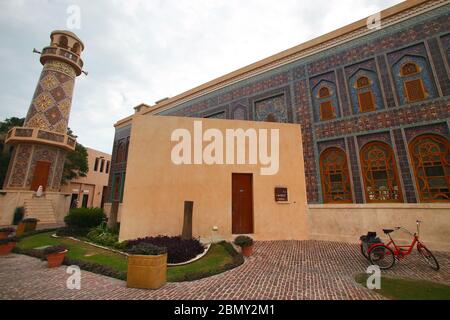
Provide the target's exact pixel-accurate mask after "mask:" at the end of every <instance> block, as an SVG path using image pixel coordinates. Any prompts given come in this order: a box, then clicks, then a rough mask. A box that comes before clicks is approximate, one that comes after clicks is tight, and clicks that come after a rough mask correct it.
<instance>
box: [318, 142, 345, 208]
mask: <svg viewBox="0 0 450 320" xmlns="http://www.w3.org/2000/svg"><path fill="white" fill-rule="evenodd" d="M320 175H321V178H322V192H323V200H324V202H325V203H352V202H353V201H352V190H351V184H350V176H349V173H348V166H347V155H346V154H345V152H344V151H343V150H341V149H339V148H335V147H332V148H328V149H326V150H325V151H324V152H322V154H321V155H320Z"/></svg>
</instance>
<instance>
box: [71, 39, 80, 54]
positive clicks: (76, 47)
mask: <svg viewBox="0 0 450 320" xmlns="http://www.w3.org/2000/svg"><path fill="white" fill-rule="evenodd" d="M72 52H74V53H76V54H80V44H79V43H78V42H75V44H74V45H73V47H72Z"/></svg>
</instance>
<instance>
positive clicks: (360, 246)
mask: <svg viewBox="0 0 450 320" xmlns="http://www.w3.org/2000/svg"><path fill="white" fill-rule="evenodd" d="M359 248H360V250H361V253H362V255H363V256H364V258H366V259H367V260H369V256H368V255H367V251H366V249H365V247H364V245H363V244H362V243H360V244H359Z"/></svg>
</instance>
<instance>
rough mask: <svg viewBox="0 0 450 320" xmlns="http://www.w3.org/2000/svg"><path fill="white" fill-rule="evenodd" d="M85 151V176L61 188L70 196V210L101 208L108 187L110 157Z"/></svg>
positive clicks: (90, 150)
mask: <svg viewBox="0 0 450 320" xmlns="http://www.w3.org/2000/svg"><path fill="white" fill-rule="evenodd" d="M86 149H87V151H88V165H89V172H88V174H87V176H86V177H80V178H78V179H74V180H72V181H70V183H68V184H67V185H64V186H62V187H61V191H62V192H64V193H70V194H72V196H71V199H70V207H72V208H74V207H78V208H80V207H85V208H91V207H98V208H103V204H104V202H105V199H104V197H105V195H106V189H107V187H108V175H109V169H110V166H111V155H110V154H107V153H104V152H101V151H98V150H95V149H91V148H86Z"/></svg>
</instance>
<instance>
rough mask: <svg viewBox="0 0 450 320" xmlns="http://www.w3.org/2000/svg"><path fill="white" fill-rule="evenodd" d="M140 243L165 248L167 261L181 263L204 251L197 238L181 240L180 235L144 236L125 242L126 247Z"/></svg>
mask: <svg viewBox="0 0 450 320" xmlns="http://www.w3.org/2000/svg"><path fill="white" fill-rule="evenodd" d="M140 243H151V244H153V245H155V246H158V247H162V248H166V249H167V254H168V257H167V262H168V263H181V262H185V261H189V260H191V259H193V258H195V257H196V256H197V255H199V254H201V253H203V252H204V251H205V246H204V245H203V244H201V243H200V241H199V240H197V239H191V240H183V239H181V237H167V236H158V237H146V238H138V239H135V240H128V241H127V242H126V247H127V248H132V247H134V246H136V245H138V244H140Z"/></svg>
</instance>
